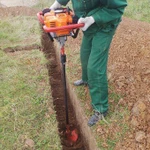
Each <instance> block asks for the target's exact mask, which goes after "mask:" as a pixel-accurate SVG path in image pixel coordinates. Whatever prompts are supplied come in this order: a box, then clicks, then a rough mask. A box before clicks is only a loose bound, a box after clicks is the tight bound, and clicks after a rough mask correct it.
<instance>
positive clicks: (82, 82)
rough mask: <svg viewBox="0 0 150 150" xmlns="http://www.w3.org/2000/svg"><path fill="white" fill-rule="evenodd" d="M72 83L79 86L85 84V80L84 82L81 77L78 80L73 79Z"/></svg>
mask: <svg viewBox="0 0 150 150" xmlns="http://www.w3.org/2000/svg"><path fill="white" fill-rule="evenodd" d="M74 85H75V86H80V85H85V86H86V85H87V82H84V81H83V80H82V79H80V80H77V81H75V82H74Z"/></svg>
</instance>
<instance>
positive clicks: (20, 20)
mask: <svg viewBox="0 0 150 150" xmlns="http://www.w3.org/2000/svg"><path fill="white" fill-rule="evenodd" d="M0 41H1V42H0V47H1V48H6V47H15V46H26V45H27V44H28V43H32V44H35V43H36V44H39V45H40V29H39V23H38V20H37V17H36V16H17V17H13V18H6V19H3V20H0Z"/></svg>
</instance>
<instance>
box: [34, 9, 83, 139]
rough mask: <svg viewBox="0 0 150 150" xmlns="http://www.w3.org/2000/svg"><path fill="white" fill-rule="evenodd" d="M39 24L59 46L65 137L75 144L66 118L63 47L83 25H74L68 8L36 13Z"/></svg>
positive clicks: (73, 131) (72, 131)
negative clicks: (68, 38)
mask: <svg viewBox="0 0 150 150" xmlns="http://www.w3.org/2000/svg"><path fill="white" fill-rule="evenodd" d="M37 16H38V19H39V21H40V23H42V24H43V29H44V31H45V32H47V33H48V35H49V37H50V39H51V40H53V39H56V40H57V41H58V42H59V44H60V55H61V64H62V70H63V73H62V74H63V81H64V102H65V111H66V130H65V135H66V138H67V140H69V141H71V142H76V141H77V139H78V134H77V132H76V130H77V129H72V128H71V126H70V125H69V117H68V100H67V86H66V69H65V64H66V54H65V49H64V45H65V42H66V40H67V36H71V37H73V38H76V37H77V35H78V32H79V28H80V27H83V26H84V24H77V23H74V20H73V16H74V15H73V13H72V11H71V10H70V9H69V8H59V9H56V10H51V11H50V12H47V13H45V14H44V15H43V13H42V12H39V13H37Z"/></svg>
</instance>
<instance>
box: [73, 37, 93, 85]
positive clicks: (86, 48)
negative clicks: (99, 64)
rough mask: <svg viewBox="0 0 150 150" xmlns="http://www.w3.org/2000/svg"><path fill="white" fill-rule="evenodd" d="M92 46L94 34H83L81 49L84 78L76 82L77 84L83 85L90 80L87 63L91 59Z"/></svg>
mask: <svg viewBox="0 0 150 150" xmlns="http://www.w3.org/2000/svg"><path fill="white" fill-rule="evenodd" d="M91 47H92V36H83V39H82V44H81V49H80V60H81V68H82V78H81V80H78V81H76V82H74V84H75V85H83V84H86V83H87V82H88V76H87V64H88V60H89V55H90V53H91Z"/></svg>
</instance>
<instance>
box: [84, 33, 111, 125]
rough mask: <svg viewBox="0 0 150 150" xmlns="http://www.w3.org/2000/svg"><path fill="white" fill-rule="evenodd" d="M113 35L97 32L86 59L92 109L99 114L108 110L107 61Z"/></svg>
mask: <svg viewBox="0 0 150 150" xmlns="http://www.w3.org/2000/svg"><path fill="white" fill-rule="evenodd" d="M113 35H114V32H112V33H105V32H98V33H97V34H96V35H95V36H94V37H93V41H92V48H91V53H90V57H89V60H88V67H87V69H88V85H89V90H90V96H91V100H92V106H93V109H94V111H96V112H98V113H100V114H105V113H106V112H107V110H108V81H107V62H108V52H109V47H110V43H111V41H112V38H113ZM98 119H100V118H98ZM89 121H90V120H89ZM97 121H98V120H97ZM94 124H95V123H94Z"/></svg>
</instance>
